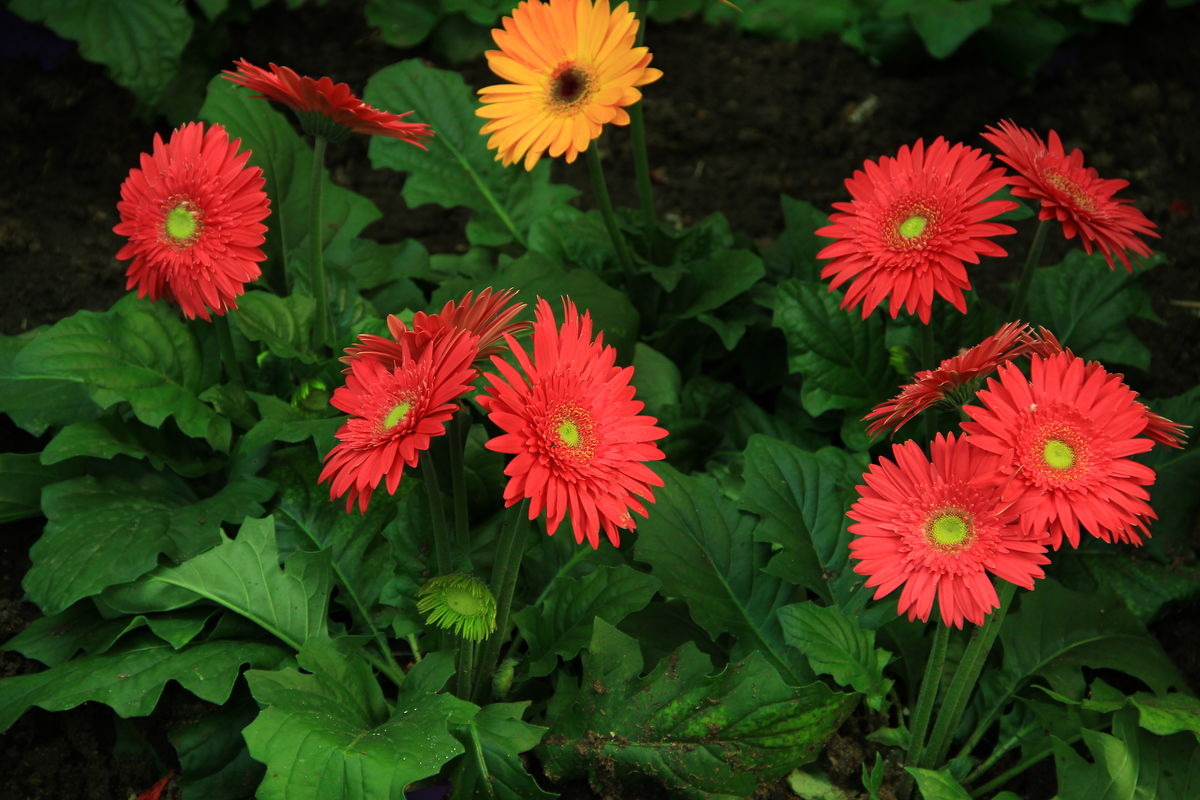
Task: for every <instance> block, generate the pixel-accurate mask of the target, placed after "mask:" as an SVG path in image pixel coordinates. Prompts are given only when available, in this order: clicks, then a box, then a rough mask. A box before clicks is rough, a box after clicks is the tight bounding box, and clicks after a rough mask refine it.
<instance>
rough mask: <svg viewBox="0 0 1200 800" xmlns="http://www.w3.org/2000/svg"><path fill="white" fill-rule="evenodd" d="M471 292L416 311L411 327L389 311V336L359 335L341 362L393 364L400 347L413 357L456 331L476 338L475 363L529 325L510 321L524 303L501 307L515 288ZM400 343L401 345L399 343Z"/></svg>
mask: <svg viewBox="0 0 1200 800" xmlns="http://www.w3.org/2000/svg"><path fill="white" fill-rule="evenodd" d="M473 295H474V293H473V292H467V293H466V294H465V295H463V298H462V299H461V300H459V301H458V302H457V303H455V302H454V301H453V300H449V301H447V302H446V305H444V306H442V310H441V311H439V312H438V313H436V314H426V313H425V312H424V311H418V312H417V313H416V314H415V315H414V316H413V321H412V326H411V327H409V326H408V325H406V324H404V321H403V320H401V319H400V318H399V317H397V316H396V315H394V314H389V315H388V318H387V326H388V331H389V332H390V333H391V334H392V338H391V339H389V338H387V337H386V336H376V335H375V334H372V333H365V334H362V335H360V336H359V337H358V338H359V342H358V344H355V345H351V346H350V347H347V348H346V355H345V356H343V357H342V361H344V362H345V363H347V364H351V363H353V362H354V361H355V360H356V359H359V358H376V359H380V360H382V361H384V362H385V363H388V364H391V365H396V364H399V363H400V358H401V354H402V352H403V347H407V348H408V349H409V350H411V351H412V353H413V356H414V358H415V357H416V356H419V355H420V353H421V352H422V351H423V350H424V349H425V348H426V347H427V346H428V345H429V343H430V342H431V341H433V340H434V339H438V338H440V337H442V336H445V335H447V334H449V333H451V332H453V331H456V330H460V331H466V332H468V333H470V334H472V335H473V336H475V337H476V338H477V339H478V340H479V352H478V354H477V355H476V356H475V360H476V361H477V362H478V361H482V360H483V359H484V358H488V357H490V356H493V355H496V354H497V353H499V352H500V351H501V350H503V349H504V348H503V345H501V344H500V342H501V341H502V340H503V339H504V337H505V336H506V335H509V334H513V335H515V334H517V333H518V332H520V331H522V330H524V329H525V328H527V327H528V326H529V323H528V322H520V321H518V322H513V317H515V316H516V315H517V314H520V313H521V309H523V308H525V304H524V303H515V304H513V305H510V306H508V307H507V308H505V305H506V304H507V303H508V302H509V301H510V300H512V299H513V298H514V297H516V295H517V290H516V289H505V290H504V291H502V292H496V293H495V294H493V293H492V287H490V286H489V287H487V288H486V289H484V290H483V291H481V292H480V293H479V294H478V295H477V296H473ZM401 342H403V343H404V344H403V345H401ZM347 369H349V368H348V367H347Z"/></svg>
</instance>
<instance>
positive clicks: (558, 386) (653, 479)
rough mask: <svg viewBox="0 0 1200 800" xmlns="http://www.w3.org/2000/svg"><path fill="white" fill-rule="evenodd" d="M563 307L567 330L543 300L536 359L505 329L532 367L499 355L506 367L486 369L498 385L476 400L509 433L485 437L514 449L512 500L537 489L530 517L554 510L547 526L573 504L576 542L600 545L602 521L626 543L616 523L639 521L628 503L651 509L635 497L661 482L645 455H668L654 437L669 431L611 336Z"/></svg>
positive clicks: (498, 447)
mask: <svg viewBox="0 0 1200 800" xmlns="http://www.w3.org/2000/svg"><path fill="white" fill-rule="evenodd" d="M563 306H564V313H565V319H564V321H563V324H562V328H561V329H560V328H558V327H557V326H556V325H555V323H554V314H553V313H552V312H551V310H550V304H549V303H547V302H546V301H545V300H543V299H540V298H539V299H538V306H537V311H536V312H535V314H534V317H535V321H534V325H533V360H532V361H531V360H530V358H529V357H528V355H526V353H525V350H524V349H523V348H522V347H521V345H520V344H518V343H517V341H516V339H514V338H513V337H512V336H506V337H505V338H506V340H507V341H508V346H509V347H510V348H511V349H512V352H513V355H514V356H515V358H516V360H517V364H518V365H519V366H520V368H521V370H522V371H523V372H524V373H525V374H524V376H522V375H521V373H520V372H518V371H517V370H516V369H514V368H513V367H512V366H510V365H509V364H507V363H505V362H504V361H502V360H501V359H500V358H499V357H497V356H493V357H492V363H493V364H494V365H495V366H496V369H498V370H499V371H500V375H494V374H490V373H485V374H484V375H485V377H486V378H487V379H488V381H489V383H490V384H491V385H490V386H488V387H487V388H486V392H487V394H484V395H480V396H479V398H478V400H479V404H480V405H481V406H483V408H484V410H486V411H487V412H488V416H489V418H490V419H491V420H492V422H494V423H496V425H497V426H499V427H500V429H501V430H503V431H504V433H502V434H501V435H499V436H496V437H495V438H493V439H492V440H491V441H489V442H488V443H487V445H486V446H487V448H488V449H489V450H494V451H496V452H498V453H509V454H511V455H513V456H514V458H513V459H512V461H510V462H509V463H508V466H507V467H505V469H504V474H505V475H508V476H509V481H508V485H507V486H506V487H505V489H504V503H505V505H506V506H511V505H513V504H514V503H516V502H517V501H519V500H521V499H522V498H529V499H530V501H531V502H530V505H529V518H530V519H536V518H537V517H538V515H539V514H541V512H542V509H543V508H544V509H545V510H546V529H547V533H549V534H551V535H553V533H554V532H555V530H557V528H558V524H559V523H560V522H562V519H563V517H564V516H566V515H567V514H568V513H570V516H571V527H572V528H573V529H574V531H575V541H576V542H582V541H583V540H584V539H585V538H586V539H587V540H588V542H590V543H591V545H592V547H599V546H600V536H599V533H600V530H601V528H603V529H604V533H605V534H606V535H607V536H608V540H609V541H610V542H612V543H613V545H618V544H620V536H619V534H618V528H625V529H627V530H633V529H634V528H635V527H636V523H635V522H634V519H633V517H632V515H631V514H630V512H631V511H633V512H637V513H638V514H641V515H642V516H643V517H644V516H646V509H645V507H644V506H643V505H642V503H641V502H640V501H639V500H638V499H637V497H641V498H644V499H645V500H647V501H649V502H651V503H653V502H654V493H653V490H652V489H651V487H652V486H662V485H663V484H662V479H661V478H660V477H658V475H656V474H655V473H654V472H653V471H651V470H650V468H649V467H647V466H646V465H645V464H644V463H643V462H646V461H657V460H659V459H662V458H663V452H662V451H661V450H659V449H658V447H657V446H655V445H654V444H652V442H654V441H656V440H658V439H661V438H662V437H664V436H666V435H667V432H666V431H665V430H663V429H662V428H658V427H655V422H656V421H657V420H655V419H654V417H649V416H646V415H644V414H640V413H639V412H640V411H641V410H642V407H643V406H642V403H640V402H638V401H637V400H634V399H633V398H634V388H633V387H632V386H630V385H629V380H630V378H632V377H633V367H625V368H624V369H622V368H620V367H617V366H615V363H614V362H615V361H616V357H617V353H616V350H615V349H613V348H612V347H606V346H605V345H604V343H603V335H602V334H598V335H597V337H596V340H595V341H592V320H591V317H590V315H588V314H586V313H585V314H584V315H583V316H582V317H580V315H579V312H578V311H577V310H576V308H575V304H574V303H572V302H571V301H570V300H564V301H563ZM635 495H637V497H635Z"/></svg>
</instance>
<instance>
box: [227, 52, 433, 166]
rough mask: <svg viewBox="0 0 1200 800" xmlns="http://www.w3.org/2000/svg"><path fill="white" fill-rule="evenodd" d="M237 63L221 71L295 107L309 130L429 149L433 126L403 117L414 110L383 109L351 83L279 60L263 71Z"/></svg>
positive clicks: (330, 136)
mask: <svg viewBox="0 0 1200 800" xmlns="http://www.w3.org/2000/svg"><path fill="white" fill-rule="evenodd" d="M234 66H236V67H237V70H230V69H227V70H223V71H222V72H223V74H224V76H225V78H227V79H228V80H231V81H233V82H234V83H236V84H238V85H240V86H245V87H246V88H247V89H253V90H254V91H256V92H258V93H259V96H260V97H263V98H265V99H267V100H274V101H275V102H277V103H283V104H284V105H285V106H288V107H289V108H291V109H293V110H294V111H295V112H296V113H297V116H299V117H300V124H301V125H302V126H304V130H305V131H307V132H308V133H310V134H313V135H315V136H324V137H325V138H327V139H329V140H331V141H339V140H341V139H342V138H344V137H345V136H347V135H349V134H350V133H365V134H367V135H368V136H389V137H391V138H393V139H402V140H404V141H406V142H408V143H409V144H415V145H416V146H417V147H420V148H424V147H425V145H424V144H422V143H421V140H422V139H425V138H427V137H430V136H433V130H432V129H431V128H430V127H429V126H428V125H426V124H425V123H423V122H404V121H403V120H404V117H407V116H408V115H409V114H411V113H413V112H411V111H406V112H404V113H403V114H392V113H389V112H387V111H380V110H379V109H377V108H374V107H373V106H371V105H368V104H367V103H364V102H363V101H362V100H360V99H359V98H358V97H357V96H356V95H355V94H354V92H352V91H350V87H349V86H347V85H346V84H344V83H334V82H333V80H332V79H331V78H328V77H321V78H310V77H308V76H307V75H297V74H296V73H295V71H293V70H291V69H289V68H288V67H280V66H276V65H275V64H271V65H270V68H269V69H263V68H262V67H256V66H254V65H253V64H251V63H250V62H249V61H247V60H246V59H244V58H242V59H239V60H237V61H235V62H234ZM330 122H332V123H333V124H330Z"/></svg>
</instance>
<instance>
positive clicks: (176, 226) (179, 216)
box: [163, 200, 200, 247]
mask: <svg viewBox="0 0 1200 800" xmlns="http://www.w3.org/2000/svg"><path fill="white" fill-rule="evenodd" d="M163 228H164V229H165V230H166V233H167V238H169V239H170V240H171V242H172V243H173V244H177V245H180V246H183V247H186V246H188V245H190V244H192V242H194V241H196V237H197V236H198V235H199V234H200V213H199V212H198V211H197V210H196V209H195V208H194V207H193V206H192V204H191V203H189V202H187V201H186V200H185V201H182V202H180V203H179V204H178V205H177V206H175V207H174V208H172V209H171V210H170V211H168V212H167V219H166V221H165V222H164V224H163Z"/></svg>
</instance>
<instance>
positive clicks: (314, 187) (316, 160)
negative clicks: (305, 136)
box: [308, 136, 329, 350]
mask: <svg viewBox="0 0 1200 800" xmlns="http://www.w3.org/2000/svg"><path fill="white" fill-rule="evenodd" d="M325 144H326V141H325V137H324V136H314V137H313V161H312V176H311V177H312V180H311V188H310V189H309V193H308V202H309V226H308V238H309V241H310V242H311V243H312V254H311V261H312V263H311V264H310V265H309V269H310V270H311V272H310V273H309V275H310V279H309V282H310V283H311V284H312V286H311V287H310V289H311V291H312V295H313V300H314V301H315V302H316V311H315V314H314V327H313V335H314V337H315V338H316V346H317V349H318V350H319V349H321V348H323V347H325V346H326V345H328V344H329V297H328V295H327V294H326V291H325V261H324V255H323V254H322V252H321V245H322V241H321V240H322V236H321V231H322V230H323V229H322V228H321V189H322V187H323V186H324V185H325V180H324V178H325Z"/></svg>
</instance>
